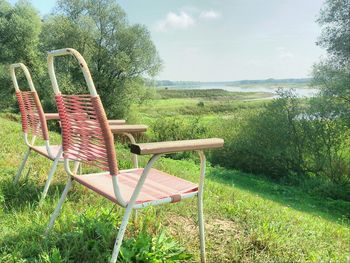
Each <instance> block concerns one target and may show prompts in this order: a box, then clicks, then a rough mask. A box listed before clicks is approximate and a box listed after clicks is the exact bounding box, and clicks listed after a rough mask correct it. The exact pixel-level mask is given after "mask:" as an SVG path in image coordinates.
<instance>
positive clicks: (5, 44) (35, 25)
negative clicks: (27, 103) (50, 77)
mask: <svg viewBox="0 0 350 263" xmlns="http://www.w3.org/2000/svg"><path fill="white" fill-rule="evenodd" d="M40 31H41V21H40V17H39V14H38V12H37V11H36V10H35V9H34V8H33V7H32V6H31V5H30V4H29V3H28V2H27V1H18V2H17V3H16V4H15V5H14V6H11V5H10V4H9V3H8V2H7V1H4V0H1V1H0V50H1V52H0V83H1V88H0V110H4V109H7V110H16V106H14V105H15V97H14V89H13V85H12V82H11V79H10V74H9V68H8V65H9V64H12V63H17V62H23V63H26V64H27V65H28V66H29V67H31V68H32V69H33V70H34V71H36V72H37V74H34V76H33V78H34V79H36V80H37V79H38V78H37V77H38V74H40V71H41V69H40V67H39V64H40V62H39V57H38V45H39V34H40ZM23 83H24V82H23V75H20V80H19V85H20V86H22V85H23Z"/></svg>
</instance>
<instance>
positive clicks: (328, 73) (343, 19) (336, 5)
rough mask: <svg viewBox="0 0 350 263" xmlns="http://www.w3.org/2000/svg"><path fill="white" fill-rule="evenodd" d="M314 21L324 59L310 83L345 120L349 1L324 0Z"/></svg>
mask: <svg viewBox="0 0 350 263" xmlns="http://www.w3.org/2000/svg"><path fill="white" fill-rule="evenodd" d="M318 22H319V24H320V25H321V27H322V34H321V37H320V39H319V41H318V43H317V44H318V45H320V46H321V47H323V48H325V49H326V50H327V53H328V56H327V58H326V59H324V60H322V61H321V62H319V63H318V64H316V65H315V66H314V69H313V80H314V83H315V84H316V85H318V86H320V87H321V88H322V94H323V95H324V96H327V97H330V98H332V103H333V104H337V105H338V106H341V107H342V108H343V111H344V113H347V114H344V115H343V116H344V117H346V116H349V113H350V0H327V1H326V2H325V5H324V7H323V9H322V10H321V12H320V17H319V19H318ZM348 123H349V124H350V118H349V117H348Z"/></svg>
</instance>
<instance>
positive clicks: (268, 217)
mask: <svg viewBox="0 0 350 263" xmlns="http://www.w3.org/2000/svg"><path fill="white" fill-rule="evenodd" d="M0 123H1V125H0V147H1V151H0V222H1V224H0V261H1V262H77V261H83V262H105V261H106V260H108V258H109V256H110V255H111V250H112V248H113V241H114V238H115V235H116V233H117V227H118V225H119V224H120V221H121V216H122V212H123V210H122V209H121V208H119V207H114V206H113V204H112V203H111V202H109V201H108V200H106V199H104V198H102V197H98V196H97V195H96V194H94V193H93V192H91V191H89V190H87V189H85V188H83V187H81V186H79V185H76V187H74V188H73V190H72V191H71V192H70V194H69V198H68V200H67V201H66V202H65V204H64V207H63V210H62V213H61V216H60V217H59V219H58V220H57V221H56V224H55V228H54V230H53V232H52V233H51V235H50V237H49V238H45V237H44V236H43V233H44V229H45V227H46V225H47V223H48V219H49V216H50V213H52V211H53V209H54V207H55V205H56V203H57V201H58V198H59V196H60V192H61V191H62V189H63V187H64V183H65V174H64V171H63V169H62V167H61V165H60V169H59V171H58V174H57V176H55V178H54V181H53V184H52V187H51V188H50V191H49V194H48V197H47V199H46V200H45V202H44V204H43V206H42V207H41V208H39V207H38V200H39V196H40V193H41V191H42V189H43V185H44V183H45V179H46V174H47V171H48V169H49V165H50V162H49V161H47V160H45V159H44V158H42V157H40V156H36V155H34V154H33V156H32V158H31V159H30V161H29V164H28V167H29V172H28V169H27V170H26V172H25V173H24V175H23V177H22V178H21V180H20V183H19V185H18V188H17V187H15V186H13V184H12V178H13V176H14V174H15V173H16V170H17V167H18V165H19V162H20V158H21V157H22V154H23V151H24V150H25V148H24V147H23V143H22V136H21V131H20V125H19V124H18V123H16V122H14V121H10V120H8V119H5V118H1V117H0ZM51 137H52V138H53V140H54V141H56V142H57V141H59V135H58V134H55V133H51ZM118 152H119V155H118V156H119V159H120V160H123V161H121V162H119V163H120V165H121V166H122V167H123V168H127V167H129V166H130V162H129V161H128V160H129V155H128V152H127V150H126V149H125V148H123V147H118ZM141 161H142V162H144V161H145V160H141ZM156 166H157V167H158V168H160V169H162V170H165V171H167V172H169V173H171V174H175V175H177V176H180V177H183V178H186V179H188V180H191V181H193V182H196V181H198V174H199V166H198V163H196V162H194V161H190V160H171V159H168V158H162V159H161V160H160V161H159V162H158V163H157V165H156ZM84 169H85V168H84ZM205 190H206V191H205V197H204V198H205V202H204V203H205V220H206V227H205V228H206V238H207V258H208V262H330V261H332V262H348V261H349V258H350V253H349V244H350V228H349V227H350V222H349V210H350V203H349V202H344V201H339V200H330V199H322V197H320V196H319V197H317V196H314V195H308V194H307V192H305V191H303V189H301V188H300V189H299V188H297V187H293V188H292V187H287V186H283V185H280V184H276V183H274V182H272V181H270V180H268V179H266V178H264V177H262V176H255V175H250V174H245V173H242V172H239V171H234V170H226V169H223V168H220V167H210V166H209V167H208V171H207V179H206V185H205ZM196 220H197V219H196V203H195V200H186V201H183V202H180V203H177V204H172V205H164V206H161V207H157V208H148V209H145V210H143V211H141V212H140V214H139V216H138V217H137V219H136V220H132V221H131V222H130V224H129V226H128V231H127V234H126V238H125V242H124V245H123V247H124V248H123V249H124V251H125V253H127V251H129V252H130V251H132V250H133V249H135V248H137V247H138V246H139V245H140V242H141V240H144V239H145V238H144V237H143V236H142V235H145V233H144V232H143V229H145V224H146V226H147V227H146V229H147V233H148V234H149V236H150V238H148V236H147V238H146V239H147V240H155V241H154V242H156V240H159V237H160V236H161V235H163V234H162V233H163V232H164V231H165V233H166V235H167V237H168V238H171V240H175V241H174V242H175V243H176V244H177V245H176V246H175V247H178V248H181V247H184V248H185V250H186V253H189V254H192V258H191V259H187V260H184V261H186V262H198V261H199V258H198V238H197V224H196ZM167 242H168V241H167ZM171 242H173V241H169V243H171ZM144 248H145V246H144V245H142V244H141V250H142V249H144ZM169 253H170V252H169ZM151 254H152V253H151ZM144 261H145V262H148V261H147V260H144ZM155 262H162V261H155Z"/></svg>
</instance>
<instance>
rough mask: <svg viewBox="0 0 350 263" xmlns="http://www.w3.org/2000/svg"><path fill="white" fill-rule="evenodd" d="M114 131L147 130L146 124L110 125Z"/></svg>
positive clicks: (132, 131) (118, 132)
mask: <svg viewBox="0 0 350 263" xmlns="http://www.w3.org/2000/svg"><path fill="white" fill-rule="evenodd" d="M109 128H110V129H111V132H112V133H115V134H121V133H138V132H145V131H147V128H148V127H147V126H146V125H132V124H130V125H124V124H121V125H109Z"/></svg>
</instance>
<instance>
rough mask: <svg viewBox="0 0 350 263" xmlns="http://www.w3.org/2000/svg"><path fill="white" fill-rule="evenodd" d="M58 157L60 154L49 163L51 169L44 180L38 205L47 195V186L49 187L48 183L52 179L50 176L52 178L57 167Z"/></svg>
mask: <svg viewBox="0 0 350 263" xmlns="http://www.w3.org/2000/svg"><path fill="white" fill-rule="evenodd" d="M59 159H60V156H59V155H57V156H56V158H55V160H54V161H53V163H52V165H51V169H50V172H49V176H48V177H47V180H46V183H45V187H44V191H43V193H42V194H41V200H40V203H39V205H41V204H42V203H43V201H44V199H45V197H46V195H47V191H48V190H49V187H50V184H51V181H52V178H53V175H54V174H55V172H56V169H57V164H58V161H59Z"/></svg>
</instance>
